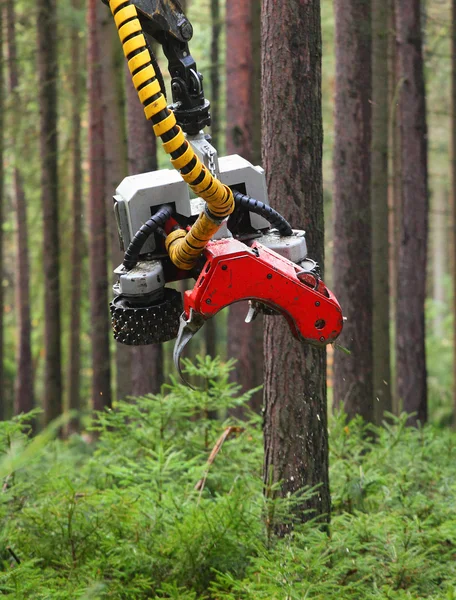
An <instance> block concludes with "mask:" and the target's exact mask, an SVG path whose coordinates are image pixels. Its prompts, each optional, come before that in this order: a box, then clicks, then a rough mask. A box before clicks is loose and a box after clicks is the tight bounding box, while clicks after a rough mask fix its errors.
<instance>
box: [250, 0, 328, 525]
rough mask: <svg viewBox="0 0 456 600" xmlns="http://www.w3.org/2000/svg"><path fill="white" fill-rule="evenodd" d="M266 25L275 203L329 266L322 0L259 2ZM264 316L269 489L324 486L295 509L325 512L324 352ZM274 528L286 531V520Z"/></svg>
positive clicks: (268, 142) (265, 80)
mask: <svg viewBox="0 0 456 600" xmlns="http://www.w3.org/2000/svg"><path fill="white" fill-rule="evenodd" d="M262 26H263V46H262V66H263V73H262V89H263V121H262V124H263V163H264V167H265V169H266V174H267V183H268V190H269V196H270V200H271V204H272V206H274V207H275V208H277V209H278V210H279V211H280V212H281V213H282V214H283V215H284V216H285V218H287V219H288V220H289V221H290V222H291V223H293V225H294V226H295V227H300V228H303V229H305V230H306V231H307V242H308V246H309V253H310V254H311V256H312V257H313V258H314V259H315V260H317V261H318V263H319V264H320V265H321V266H322V267H323V264H324V215H323V182H322V144H323V128H322V114H321V110H322V107H321V54H322V40H321V18H320V2H319V1H318V0H314V2H306V1H304V0H299V2H295V1H294V0H283V1H282V2H280V3H278V2H277V1H276V0H263V4H262ZM284 107H286V110H284ZM238 108H239V109H241V107H240V105H239V104H238ZM240 112H241V110H240ZM284 144H286V152H285V151H284ZM291 174H292V177H291ZM264 320H265V336H264V351H265V390H264V397H265V420H264V445H265V461H264V480H265V484H266V486H267V490H268V491H269V489H270V484H274V483H278V482H282V484H281V487H280V492H279V493H280V494H281V495H283V496H287V495H288V494H289V493H293V492H296V491H297V490H300V489H302V488H304V487H307V486H309V487H313V486H320V487H319V488H318V491H317V493H316V495H315V496H314V497H313V498H311V499H309V500H306V502H305V503H303V505H302V506H301V507H299V508H298V509H297V510H298V517H299V518H300V519H302V520H303V521H305V520H308V519H312V518H315V516H321V518H322V519H323V520H329V514H330V493H329V480H328V431H327V398H326V352H325V350H324V349H319V348H315V347H312V346H309V345H305V344H302V343H300V342H298V341H296V340H295V339H294V338H293V336H292V335H291V333H290V330H289V327H288V325H287V323H286V321H285V319H283V318H278V317H265V319H264ZM301 510H302V512H301ZM305 510H310V511H311V512H304V511H305ZM277 529H278V531H279V533H286V532H287V531H288V530H289V525H285V524H280V523H279V524H278V527H277Z"/></svg>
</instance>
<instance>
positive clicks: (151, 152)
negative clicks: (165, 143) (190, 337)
mask: <svg viewBox="0 0 456 600" xmlns="http://www.w3.org/2000/svg"><path fill="white" fill-rule="evenodd" d="M125 73H126V90H127V107H128V110H127V131H128V171H129V173H130V174H131V175H133V174H135V173H147V172H148V171H155V170H156V169H157V145H156V139H155V135H154V132H153V130H152V128H151V127H150V123H148V122H147V121H146V119H145V117H144V111H143V108H142V106H141V103H140V102H139V100H138V94H137V92H136V90H135V89H134V87H133V83H132V81H131V75H130V73H129V72H128V71H127V70H125ZM163 381H164V362H163V346H162V345H161V344H154V345H151V346H138V347H135V348H132V394H133V396H142V395H144V394H157V393H158V392H159V391H160V387H161V385H162V383H163Z"/></svg>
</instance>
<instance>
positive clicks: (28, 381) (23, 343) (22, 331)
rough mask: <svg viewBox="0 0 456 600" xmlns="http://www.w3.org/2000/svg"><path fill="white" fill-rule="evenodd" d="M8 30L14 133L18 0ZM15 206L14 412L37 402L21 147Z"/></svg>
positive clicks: (9, 15)
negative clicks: (34, 379) (15, 327)
mask: <svg viewBox="0 0 456 600" xmlns="http://www.w3.org/2000/svg"><path fill="white" fill-rule="evenodd" d="M5 20H6V25H7V27H6V30H7V48H8V65H9V92H10V94H11V97H12V98H13V99H14V102H13V112H12V129H13V136H16V134H17V132H19V131H20V122H19V121H20V113H19V112H18V110H17V109H15V108H14V107H19V106H20V104H21V102H20V98H19V75H18V62H17V53H16V15H15V11H14V0H8V1H7V3H6V19H5ZM14 163H15V164H14V173H13V178H14V207H15V213H16V214H15V216H16V234H17V239H16V269H15V270H16V281H15V295H16V310H17V315H18V317H17V324H18V345H17V350H16V365H17V370H16V385H15V398H14V414H15V415H18V414H20V413H27V412H29V411H31V410H32V408H33V406H34V391H33V362H32V341H31V335H32V323H31V317H30V263H29V234H28V225H27V202H26V199H25V192H24V186H23V182H22V177H21V174H20V172H19V168H18V165H19V163H20V149H19V148H18V147H17V146H16V147H15V149H14Z"/></svg>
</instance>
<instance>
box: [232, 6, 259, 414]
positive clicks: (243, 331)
mask: <svg viewBox="0 0 456 600" xmlns="http://www.w3.org/2000/svg"><path fill="white" fill-rule="evenodd" d="M226 38H227V39H226V48H227V53H226V77H227V82H226V85H227V93H226V97H227V117H226V118H227V154H239V155H240V156H242V157H243V158H245V159H246V160H248V161H252V160H253V130H254V127H255V120H256V122H258V120H259V115H256V116H254V115H253V112H252V94H253V47H252V2H251V0H230V1H228V2H227V8H226ZM248 310H249V307H248V304H247V302H239V303H237V304H234V305H233V306H231V307H230V312H229V321H228V323H229V325H228V356H229V357H230V358H235V359H237V361H238V362H237V364H236V367H235V369H234V371H233V372H232V373H231V379H232V381H234V382H236V383H238V384H240V385H241V386H242V389H243V390H244V391H247V390H250V389H252V388H254V387H257V386H259V385H261V383H262V382H263V374H262V369H263V349H262V319H257V320H255V321H254V322H253V323H251V324H250V325H246V323H245V317H246V315H247V312H248ZM255 403H256V404H259V402H258V401H257V402H255Z"/></svg>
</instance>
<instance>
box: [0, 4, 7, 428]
mask: <svg viewBox="0 0 456 600" xmlns="http://www.w3.org/2000/svg"><path fill="white" fill-rule="evenodd" d="M3 37H4V36H3V7H0V269H1V272H2V273H3V272H4V267H5V265H4V260H5V253H4V251H3V241H4V236H3V221H4V219H5V208H4V203H5V172H4V168H3V160H4V153H5V142H4V138H5V119H4V114H3V111H4V105H5V86H4V83H3V73H4V66H3V65H4V52H3ZM4 310H5V294H4V292H3V285H0V421H4V420H5V419H6V416H7V407H6V393H5V372H4V365H3V360H4V355H5V332H4V326H5V325H4V317H3V314H4Z"/></svg>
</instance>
